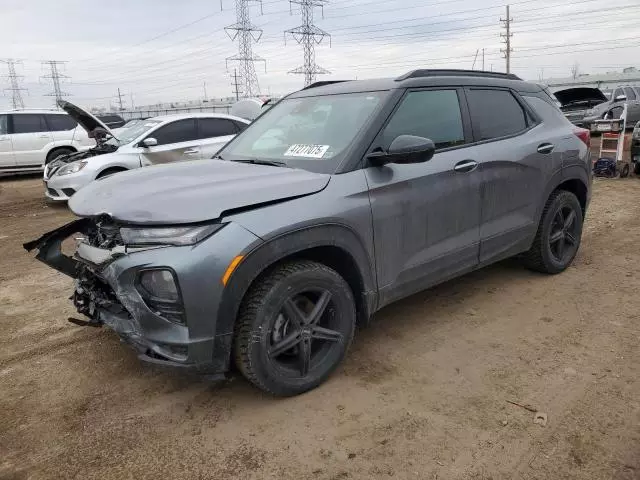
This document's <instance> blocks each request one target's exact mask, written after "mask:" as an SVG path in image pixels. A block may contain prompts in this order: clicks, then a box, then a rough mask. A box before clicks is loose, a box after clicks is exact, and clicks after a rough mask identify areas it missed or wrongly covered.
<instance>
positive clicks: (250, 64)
mask: <svg viewBox="0 0 640 480" xmlns="http://www.w3.org/2000/svg"><path fill="white" fill-rule="evenodd" d="M235 2H236V23H234V24H233V25H229V26H228V27H225V28H224V30H225V31H226V32H227V35H228V36H229V38H230V39H231V40H233V41H235V40H236V38H237V39H238V53H237V54H236V55H233V56H231V57H227V59H226V62H227V67H228V63H229V61H231V62H238V67H239V69H240V83H241V85H242V87H243V88H242V91H243V94H244V96H245V97H256V96H258V95H260V85H259V84H258V75H256V67H255V63H256V62H264V63H265V72H266V71H267V64H266V61H265V59H264V58H262V57H259V56H258V55H254V54H253V47H252V43H253V42H256V43H257V42H258V41H259V40H260V38H261V37H262V29H261V28H258V27H256V26H255V25H254V24H252V23H251V20H250V18H249V3H250V2H259V3H260V7H262V0H235ZM230 32H234V33H230Z"/></svg>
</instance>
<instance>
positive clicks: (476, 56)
mask: <svg viewBox="0 0 640 480" xmlns="http://www.w3.org/2000/svg"><path fill="white" fill-rule="evenodd" d="M479 51H480V49H479V48H476V55H475V56H474V57H473V64H472V65H471V70H475V69H476V60H477V59H478V52H479Z"/></svg>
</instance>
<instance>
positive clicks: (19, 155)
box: [10, 113, 53, 167]
mask: <svg viewBox="0 0 640 480" xmlns="http://www.w3.org/2000/svg"><path fill="white" fill-rule="evenodd" d="M10 118H11V121H12V129H11V131H12V132H13V134H12V135H11V141H12V142H13V154H14V158H15V161H16V166H18V167H38V166H42V165H44V161H45V159H46V156H47V153H48V151H47V149H46V147H47V146H48V145H49V144H50V143H51V142H52V141H53V135H52V134H51V132H49V129H48V127H47V124H46V122H45V120H44V115H43V114H41V113H13V114H11V115H10Z"/></svg>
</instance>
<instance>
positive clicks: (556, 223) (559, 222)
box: [549, 205, 579, 264]
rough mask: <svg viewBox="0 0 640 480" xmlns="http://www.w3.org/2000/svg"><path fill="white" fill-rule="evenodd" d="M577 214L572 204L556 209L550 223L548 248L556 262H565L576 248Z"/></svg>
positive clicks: (573, 253)
mask: <svg viewBox="0 0 640 480" xmlns="http://www.w3.org/2000/svg"><path fill="white" fill-rule="evenodd" d="M577 217H578V214H577V213H576V211H575V210H574V209H573V206H572V205H565V206H563V207H561V208H560V209H558V211H557V212H556V214H555V216H554V217H553V221H552V223H551V232H550V234H549V248H550V249H551V255H553V258H554V259H555V260H556V261H557V262H558V263H562V264H564V263H567V259H570V258H573V256H574V255H575V254H576V250H577V248H578V235H579V232H578V224H577V222H576V219H577Z"/></svg>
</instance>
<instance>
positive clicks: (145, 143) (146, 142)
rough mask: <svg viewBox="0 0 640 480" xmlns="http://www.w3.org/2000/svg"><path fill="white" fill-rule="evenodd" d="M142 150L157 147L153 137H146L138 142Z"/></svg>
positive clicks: (156, 141)
mask: <svg viewBox="0 0 640 480" xmlns="http://www.w3.org/2000/svg"><path fill="white" fill-rule="evenodd" d="M140 143H141V144H142V146H143V147H144V148H149V147H155V146H156V145H158V140H156V139H155V138H153V137H147V138H145V139H144V140H143V141H142V142H140Z"/></svg>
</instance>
